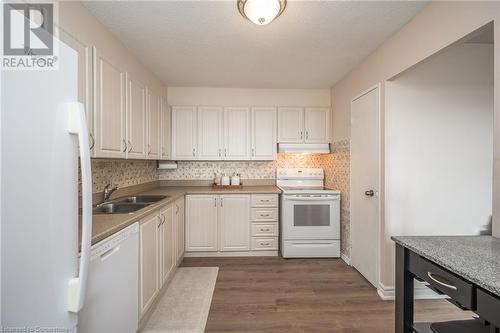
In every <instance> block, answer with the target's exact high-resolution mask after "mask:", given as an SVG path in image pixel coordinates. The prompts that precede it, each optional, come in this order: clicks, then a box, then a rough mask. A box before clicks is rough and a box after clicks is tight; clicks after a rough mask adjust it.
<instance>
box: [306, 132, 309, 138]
mask: <svg viewBox="0 0 500 333" xmlns="http://www.w3.org/2000/svg"><path fill="white" fill-rule="evenodd" d="M306 139H309V131H306Z"/></svg>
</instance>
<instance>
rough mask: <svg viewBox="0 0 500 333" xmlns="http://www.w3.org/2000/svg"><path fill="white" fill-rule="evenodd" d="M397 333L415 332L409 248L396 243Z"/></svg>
mask: <svg viewBox="0 0 500 333" xmlns="http://www.w3.org/2000/svg"><path fill="white" fill-rule="evenodd" d="M395 332H396V333H412V332H413V275H412V274H411V273H410V271H409V270H408V250H407V249H406V248H404V247H403V246H401V245H399V244H396V331H395Z"/></svg>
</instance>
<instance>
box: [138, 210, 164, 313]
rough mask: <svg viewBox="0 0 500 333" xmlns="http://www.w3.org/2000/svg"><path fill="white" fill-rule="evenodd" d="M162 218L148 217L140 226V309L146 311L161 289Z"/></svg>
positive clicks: (142, 311)
mask: <svg viewBox="0 0 500 333" xmlns="http://www.w3.org/2000/svg"><path fill="white" fill-rule="evenodd" d="M159 229H160V219H159V216H158V215H157V214H155V215H151V216H149V217H146V218H145V219H144V221H141V222H140V227H139V236H140V241H139V254H140V256H139V260H140V276H139V279H140V295H139V303H140V307H139V308H140V311H141V313H140V314H141V315H142V314H144V313H145V312H146V310H147V309H148V308H149V306H150V305H151V303H152V302H153V300H154V298H155V297H156V294H157V292H158V289H159V281H158V277H159V257H158V253H159V251H158V240H159V237H158V236H159Z"/></svg>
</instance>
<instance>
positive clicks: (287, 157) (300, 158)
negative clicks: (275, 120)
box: [158, 154, 324, 180]
mask: <svg viewBox="0 0 500 333" xmlns="http://www.w3.org/2000/svg"><path fill="white" fill-rule="evenodd" d="M323 160H324V157H323V156H322V155H291V154H278V158H277V160H276V161H180V162H178V164H177V169H175V170H158V177H159V179H160V180H188V179H195V180H204V179H212V178H213V177H214V173H215V172H217V173H220V174H222V173H225V174H227V175H232V174H233V173H240V174H241V177H242V179H275V178H276V168H285V167H288V168H294V167H297V168H298V167H308V168H321V167H322V164H323Z"/></svg>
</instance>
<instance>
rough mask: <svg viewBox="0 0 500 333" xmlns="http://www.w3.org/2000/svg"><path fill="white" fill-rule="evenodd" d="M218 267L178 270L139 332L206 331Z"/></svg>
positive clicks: (196, 332) (180, 332) (182, 268)
mask: <svg viewBox="0 0 500 333" xmlns="http://www.w3.org/2000/svg"><path fill="white" fill-rule="evenodd" d="M218 271H219V268H218V267H181V268H179V269H177V272H176V273H175V276H174V278H173V279H172V282H170V284H169V286H168V288H167V290H166V292H165V293H164V294H163V296H162V297H161V299H160V300H159V302H158V304H157V306H156V308H155V309H154V310H153V313H152V314H151V317H150V318H149V320H148V321H147V323H146V325H145V326H144V329H143V330H142V332H176V333H202V332H204V331H205V325H206V323H207V318H208V312H209V310H210V303H211V302H212V295H213V293H214V288H215V281H216V280H217V273H218Z"/></svg>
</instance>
